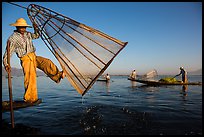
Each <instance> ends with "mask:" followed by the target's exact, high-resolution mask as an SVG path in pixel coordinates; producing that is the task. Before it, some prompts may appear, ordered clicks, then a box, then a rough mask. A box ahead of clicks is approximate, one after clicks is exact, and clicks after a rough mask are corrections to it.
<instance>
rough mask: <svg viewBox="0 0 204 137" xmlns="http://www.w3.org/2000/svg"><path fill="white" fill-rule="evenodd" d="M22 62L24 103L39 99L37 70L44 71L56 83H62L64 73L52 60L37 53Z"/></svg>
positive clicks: (24, 57)
mask: <svg viewBox="0 0 204 137" xmlns="http://www.w3.org/2000/svg"><path fill="white" fill-rule="evenodd" d="M20 60H21V66H22V68H23V73H24V87H25V94H24V101H29V102H35V101H37V99H38V93H37V81H36V79H37V78H36V76H37V74H36V68H39V69H40V70H42V71H43V72H44V73H45V74H47V76H49V77H50V78H51V79H52V80H53V81H55V82H56V83H59V82H60V80H61V75H62V72H61V71H59V69H58V68H57V66H56V65H55V64H54V63H53V62H52V61H51V60H50V59H47V58H43V57H41V56H36V55H35V53H34V52H32V53H28V54H27V55H25V56H23V57H22V58H20Z"/></svg>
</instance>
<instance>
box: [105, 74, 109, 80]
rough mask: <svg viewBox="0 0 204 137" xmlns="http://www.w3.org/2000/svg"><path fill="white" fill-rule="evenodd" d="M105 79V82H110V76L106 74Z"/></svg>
mask: <svg viewBox="0 0 204 137" xmlns="http://www.w3.org/2000/svg"><path fill="white" fill-rule="evenodd" d="M105 77H106V80H107V81H109V80H110V75H109V74H108V73H107V74H106V76H105Z"/></svg>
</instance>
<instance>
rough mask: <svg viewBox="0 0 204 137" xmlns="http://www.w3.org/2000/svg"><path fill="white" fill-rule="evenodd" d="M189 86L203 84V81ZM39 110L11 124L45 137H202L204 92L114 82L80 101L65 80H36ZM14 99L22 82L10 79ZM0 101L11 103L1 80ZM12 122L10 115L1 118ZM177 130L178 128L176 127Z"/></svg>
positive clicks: (123, 79) (17, 114) (17, 117)
mask: <svg viewBox="0 0 204 137" xmlns="http://www.w3.org/2000/svg"><path fill="white" fill-rule="evenodd" d="M189 80H194V81H202V76H201V77H189ZM37 82H38V95H39V98H42V103H41V104H39V105H38V106H34V107H29V108H23V109H20V110H16V111H14V117H15V124H23V125H26V126H28V127H32V128H34V129H36V128H37V129H39V130H38V134H43V135H58V134H60V135H110V134H111V135H202V86H194V85H189V86H159V87H152V86H145V85H142V84H140V83H137V82H131V81H129V80H127V77H126V76H112V81H110V82H108V83H106V82H99V81H97V82H96V83H95V84H94V85H93V87H92V88H91V89H90V90H89V91H88V92H87V93H86V94H85V95H84V96H83V97H82V96H81V95H80V94H78V93H77V91H76V90H75V89H74V88H73V87H72V86H71V85H70V83H69V82H68V81H67V80H62V81H61V83H59V84H56V83H54V82H52V81H51V80H50V79H48V78H47V77H38V78H37ZM12 86H13V88H12V89H13V99H14V100H16V99H22V97H23V94H24V90H23V77H13V78H12ZM2 100H9V96H8V84H7V79H3V78H2ZM2 118H3V119H4V120H5V121H6V122H10V113H9V112H6V113H2ZM175 125H176V126H175Z"/></svg>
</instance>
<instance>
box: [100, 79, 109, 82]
mask: <svg viewBox="0 0 204 137" xmlns="http://www.w3.org/2000/svg"><path fill="white" fill-rule="evenodd" d="M97 81H101V82H109V81H110V80H107V79H97Z"/></svg>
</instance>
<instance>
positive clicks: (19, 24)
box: [10, 18, 32, 28]
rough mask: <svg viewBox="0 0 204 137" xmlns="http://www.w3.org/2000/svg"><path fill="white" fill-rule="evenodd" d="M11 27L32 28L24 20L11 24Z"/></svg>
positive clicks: (20, 19)
mask: <svg viewBox="0 0 204 137" xmlns="http://www.w3.org/2000/svg"><path fill="white" fill-rule="evenodd" d="M10 26H22V27H29V28H32V26H30V25H28V24H27V22H26V20H25V19H23V18H19V19H17V20H16V22H15V23H12V24H10Z"/></svg>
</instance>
